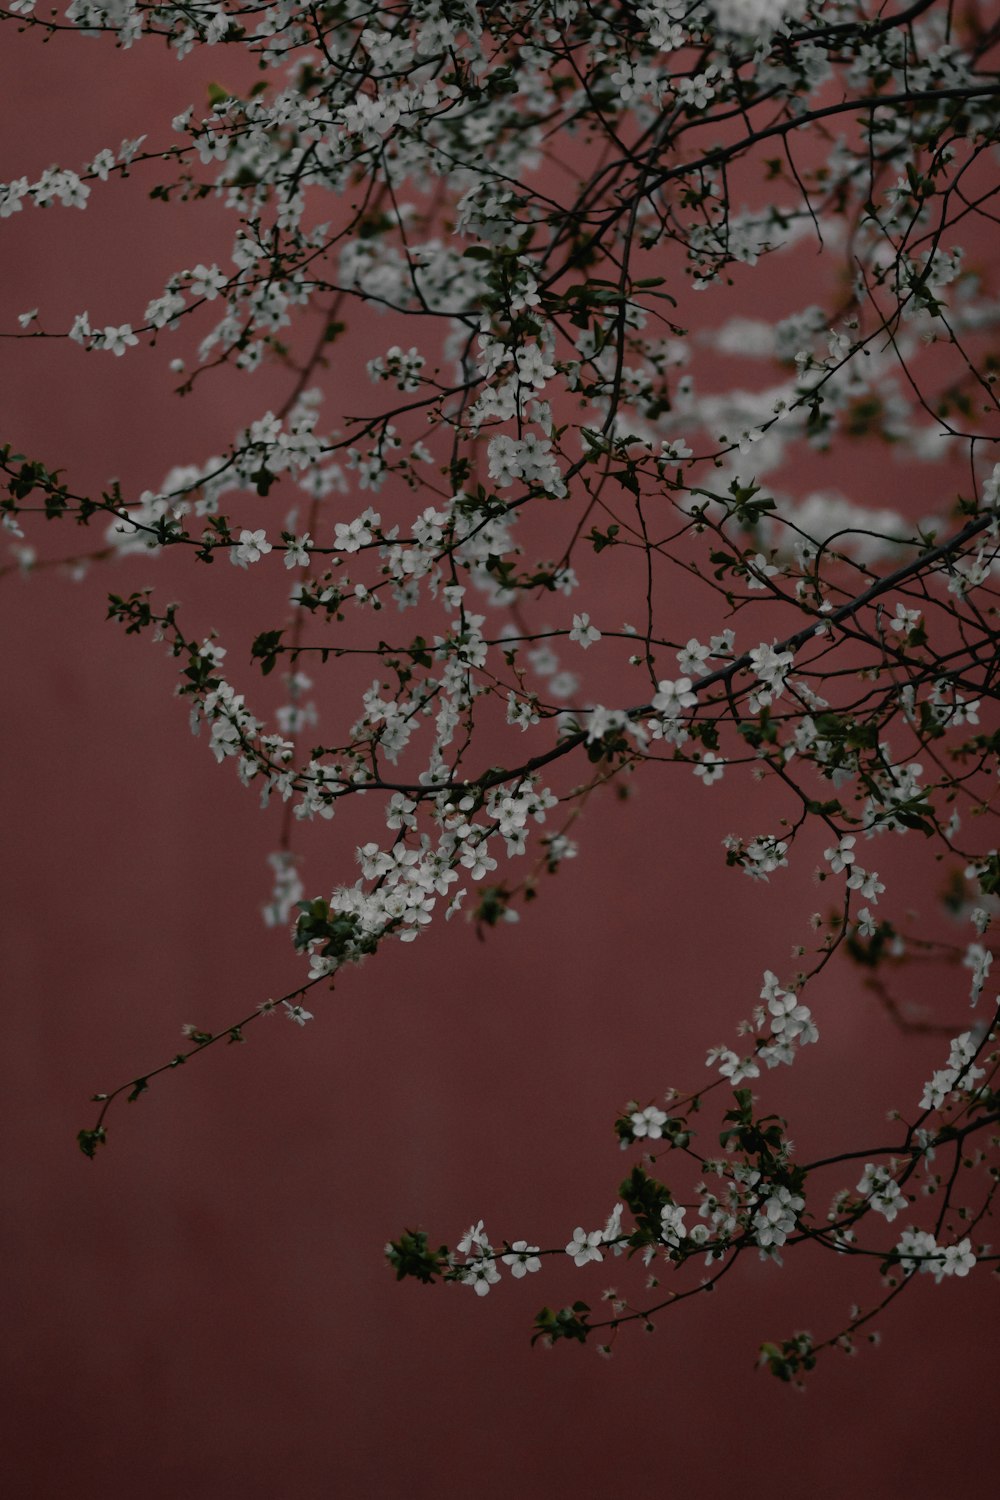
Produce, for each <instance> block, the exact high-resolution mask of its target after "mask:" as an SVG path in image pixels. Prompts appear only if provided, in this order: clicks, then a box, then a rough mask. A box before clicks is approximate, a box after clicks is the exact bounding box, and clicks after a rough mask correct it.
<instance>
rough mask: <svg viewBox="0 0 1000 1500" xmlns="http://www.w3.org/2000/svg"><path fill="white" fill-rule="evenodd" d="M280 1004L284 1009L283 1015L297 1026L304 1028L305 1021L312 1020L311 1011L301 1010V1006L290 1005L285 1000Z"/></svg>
mask: <svg viewBox="0 0 1000 1500" xmlns="http://www.w3.org/2000/svg"><path fill="white" fill-rule="evenodd" d="M282 1004H283V1005H284V1007H285V1015H286V1016H287V1017H288V1019H289V1020H290V1021H294V1022H295V1023H296V1025H298V1026H304V1025H305V1024H306V1022H307V1021H312V1020H313V1019H314V1017H313V1013H312V1011H311V1010H303V1009H302V1006H301V1005H292V1004H290V1003H289V1001H287V1000H284V1001H282Z"/></svg>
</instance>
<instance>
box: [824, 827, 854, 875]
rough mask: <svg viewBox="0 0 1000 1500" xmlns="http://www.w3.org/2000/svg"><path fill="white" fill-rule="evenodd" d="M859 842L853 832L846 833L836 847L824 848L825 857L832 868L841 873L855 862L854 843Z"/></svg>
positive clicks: (837, 873)
mask: <svg viewBox="0 0 1000 1500" xmlns="http://www.w3.org/2000/svg"><path fill="white" fill-rule="evenodd" d="M856 843H857V840H856V839H855V837H854V835H853V834H852V833H848V834H846V835H845V836H844V837H843V838H842V839H841V840H840V843H839V844H838V845H837V847H836V849H824V850H823V858H824V859H825V860H827V861H828V863H829V865H830V868H831V870H832V871H833V873H834V874H835V875H839V874H840V872H841V870H846V869H847V867H848V865H852V864H853V863H854V845H855V844H856Z"/></svg>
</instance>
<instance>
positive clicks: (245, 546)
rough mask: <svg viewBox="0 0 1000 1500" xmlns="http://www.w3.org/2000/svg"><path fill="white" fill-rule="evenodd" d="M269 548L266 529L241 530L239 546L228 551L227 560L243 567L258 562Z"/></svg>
mask: <svg viewBox="0 0 1000 1500" xmlns="http://www.w3.org/2000/svg"><path fill="white" fill-rule="evenodd" d="M270 550H271V543H270V542H269V541H268V540H267V532H266V531H264V530H260V531H241V532H240V541H239V546H238V547H234V548H233V550H232V551H231V552H230V554H229V561H230V562H231V563H234V564H235V565H236V567H238V568H245V567H247V566H248V565H249V564H250V563H255V562H259V561H260V559H261V558H262V557H263V556H264V554H265V553H267V552H270Z"/></svg>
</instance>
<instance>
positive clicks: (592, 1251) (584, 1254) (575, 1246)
mask: <svg viewBox="0 0 1000 1500" xmlns="http://www.w3.org/2000/svg"><path fill="white" fill-rule="evenodd" d="M603 1239H604V1235H603V1233H602V1231H601V1230H600V1229H593V1230H591V1232H590V1234H588V1233H587V1231H586V1230H585V1229H580V1228H577V1229H574V1230H573V1238H572V1239H571V1240H570V1242H569V1244H568V1245H567V1246H566V1254H567V1255H571V1256H572V1257H573V1264H574V1265H577V1266H585V1265H586V1264H587V1262H588V1260H603V1259H604V1256H603V1255H602V1254H601V1252H600V1250H599V1249H598V1246H599V1245H600V1244H601V1243H602V1241H603Z"/></svg>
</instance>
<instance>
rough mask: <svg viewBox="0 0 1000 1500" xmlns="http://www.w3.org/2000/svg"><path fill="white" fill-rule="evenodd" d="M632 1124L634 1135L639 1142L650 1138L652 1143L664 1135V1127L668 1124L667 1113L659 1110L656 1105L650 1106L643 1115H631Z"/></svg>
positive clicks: (643, 1111)
mask: <svg viewBox="0 0 1000 1500" xmlns="http://www.w3.org/2000/svg"><path fill="white" fill-rule="evenodd" d="M629 1119H630V1120H631V1122H632V1134H633V1135H634V1136H635V1138H636V1139H637V1140H641V1138H642V1137H643V1136H648V1137H649V1139H650V1140H651V1141H658V1140H659V1139H660V1137H661V1136H662V1135H663V1129H662V1127H663V1126H664V1125H665V1124H666V1123H667V1116H666V1112H665V1111H664V1110H662V1109H657V1108H656V1106H655V1105H654V1104H648V1105H647V1106H646V1108H645V1109H644V1110H642V1112H641V1113H638V1114H634V1115H630V1116H629Z"/></svg>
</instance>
